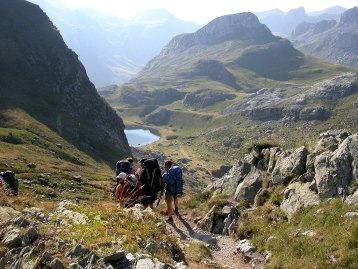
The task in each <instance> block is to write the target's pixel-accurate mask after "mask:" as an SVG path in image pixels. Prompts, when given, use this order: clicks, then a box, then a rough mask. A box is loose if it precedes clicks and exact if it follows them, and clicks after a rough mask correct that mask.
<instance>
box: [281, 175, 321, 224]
mask: <svg viewBox="0 0 358 269" xmlns="http://www.w3.org/2000/svg"><path fill="white" fill-rule="evenodd" d="M310 186H311V184H310V183H300V182H294V183H291V184H290V185H289V186H288V187H287V188H286V190H285V194H284V200H283V202H282V203H281V206H280V208H281V209H282V211H283V212H285V214H286V215H287V218H288V219H289V220H290V219H291V218H292V215H293V214H294V213H295V212H296V211H297V210H298V209H300V208H302V207H306V206H309V205H318V203H319V198H318V195H317V194H316V193H315V192H313V191H312V190H311V189H310Z"/></svg>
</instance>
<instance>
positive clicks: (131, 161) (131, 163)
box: [127, 157, 137, 175]
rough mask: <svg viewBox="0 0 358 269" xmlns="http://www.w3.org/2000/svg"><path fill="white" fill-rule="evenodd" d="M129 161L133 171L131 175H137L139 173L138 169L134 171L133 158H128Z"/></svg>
mask: <svg viewBox="0 0 358 269" xmlns="http://www.w3.org/2000/svg"><path fill="white" fill-rule="evenodd" d="M127 161H128V162H129V164H130V169H131V171H130V174H132V175H135V173H136V172H137V169H134V168H133V162H134V161H133V158H132V157H128V158H127Z"/></svg>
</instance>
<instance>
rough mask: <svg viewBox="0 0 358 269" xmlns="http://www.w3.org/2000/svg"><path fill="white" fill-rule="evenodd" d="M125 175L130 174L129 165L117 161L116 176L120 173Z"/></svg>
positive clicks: (126, 162)
mask: <svg viewBox="0 0 358 269" xmlns="http://www.w3.org/2000/svg"><path fill="white" fill-rule="evenodd" d="M122 172H123V173H126V174H127V175H129V174H130V173H131V164H130V162H128V161H118V162H117V164H116V176H118V175H119V174H120V173H122Z"/></svg>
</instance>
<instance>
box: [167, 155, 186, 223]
mask: <svg viewBox="0 0 358 269" xmlns="http://www.w3.org/2000/svg"><path fill="white" fill-rule="evenodd" d="M164 167H165V171H166V172H165V173H164V175H163V179H164V183H165V202H166V204H167V214H168V216H169V218H168V222H173V214H174V211H173V201H174V207H175V214H176V215H177V216H179V201H178V196H181V195H182V194H183V183H184V181H183V171H182V169H181V168H180V166H179V165H177V164H173V162H172V161H171V160H166V161H165V162H164Z"/></svg>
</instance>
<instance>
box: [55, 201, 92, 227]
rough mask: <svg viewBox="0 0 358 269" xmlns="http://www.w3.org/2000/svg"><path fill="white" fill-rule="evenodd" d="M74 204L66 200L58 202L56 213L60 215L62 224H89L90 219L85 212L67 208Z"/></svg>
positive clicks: (59, 218)
mask: <svg viewBox="0 0 358 269" xmlns="http://www.w3.org/2000/svg"><path fill="white" fill-rule="evenodd" d="M74 206H75V205H74V204H73V203H72V202H70V201H66V200H64V201H62V202H60V203H59V204H58V206H57V209H56V211H55V215H56V216H57V217H58V220H59V224H60V225H71V224H74V225H80V224H82V225H87V223H88V221H89V219H88V217H87V216H86V215H85V214H82V213H79V212H76V211H73V210H71V209H67V208H72V207H74Z"/></svg>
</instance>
